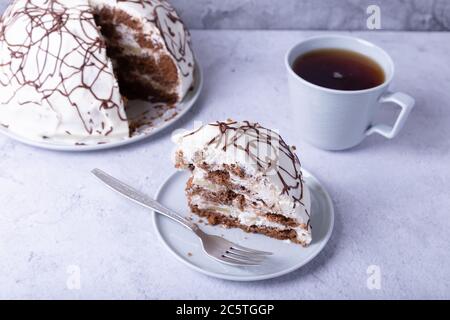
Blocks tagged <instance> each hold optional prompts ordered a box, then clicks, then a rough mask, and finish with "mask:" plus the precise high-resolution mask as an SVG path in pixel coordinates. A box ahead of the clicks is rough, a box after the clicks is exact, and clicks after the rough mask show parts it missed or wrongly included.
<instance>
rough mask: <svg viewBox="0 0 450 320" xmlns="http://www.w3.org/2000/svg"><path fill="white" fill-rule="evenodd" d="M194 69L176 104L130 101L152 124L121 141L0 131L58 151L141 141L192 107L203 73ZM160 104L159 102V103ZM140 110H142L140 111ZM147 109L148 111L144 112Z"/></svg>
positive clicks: (90, 148) (201, 84) (86, 149)
mask: <svg viewBox="0 0 450 320" xmlns="http://www.w3.org/2000/svg"><path fill="white" fill-rule="evenodd" d="M195 66H196V67H195V70H194V79H195V83H194V87H193V88H192V90H190V91H189V92H188V93H187V94H186V96H185V97H184V99H183V101H181V102H180V103H178V104H177V105H176V106H174V107H171V108H168V107H167V106H165V107H164V106H163V107H161V108H154V107H153V106H152V105H151V104H150V103H146V102H144V101H130V103H135V104H136V105H138V104H139V110H140V111H139V113H145V114H146V117H147V118H148V119H147V121H149V122H150V121H151V122H152V125H151V126H149V125H142V126H141V127H139V128H138V129H137V130H136V132H135V133H134V134H133V135H132V136H131V137H130V138H127V139H124V140H121V141H114V142H109V143H104V144H93V145H67V144H60V143H55V142H51V141H34V140H31V139H28V138H24V137H22V136H19V135H17V134H15V133H14V132H11V131H10V130H8V129H7V128H5V127H3V126H0V133H1V134H4V135H6V136H8V137H9V138H11V139H14V140H17V141H20V142H22V143H25V144H28V145H31V146H34V147H39V148H44V149H50V150H59V151H92V150H102V149H110V148H115V147H120V146H124V145H127V144H130V143H134V142H137V141H141V140H143V139H146V138H148V137H151V136H152V135H154V134H156V133H157V132H159V131H161V130H163V129H164V128H166V127H168V126H170V125H171V124H173V123H174V122H175V121H177V120H178V119H180V118H181V117H183V116H184V115H185V114H186V112H188V111H189V109H191V108H192V106H193V105H194V103H195V102H196V101H197V99H198V97H199V95H200V92H201V90H202V87H203V74H202V70H201V67H200V66H199V64H198V63H196V64H195ZM159 105H161V104H159ZM141 110H142V111H141ZM147 110H148V112H146V111H147ZM137 116H138V115H136V114H135V115H129V118H131V117H137Z"/></svg>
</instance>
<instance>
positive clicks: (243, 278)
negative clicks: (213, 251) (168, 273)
mask: <svg viewBox="0 0 450 320" xmlns="http://www.w3.org/2000/svg"><path fill="white" fill-rule="evenodd" d="M301 170H302V173H303V176H304V177H305V176H306V177H308V178H309V179H312V180H314V181H315V183H317V184H318V185H319V186H320V189H321V190H322V191H323V195H324V196H325V199H326V202H327V205H328V207H329V208H330V227H329V229H328V230H327V232H326V235H325V237H324V238H323V240H322V241H321V243H320V244H319V246H318V247H317V249H316V251H315V252H313V254H311V255H310V256H309V257H308V258H307V259H305V260H303V261H302V262H301V263H298V264H295V265H294V266H292V267H289V268H287V269H284V270H281V271H278V272H274V273H267V274H262V275H254V276H252V275H246V276H234V275H227V274H224V273H217V272H212V271H208V270H205V269H202V268H201V267H198V266H196V265H195V264H193V263H192V262H190V261H189V260H188V259H187V258H186V257H183V256H181V255H179V254H177V253H176V252H175V251H174V250H173V249H172V247H171V246H170V245H169V244H168V243H167V242H166V241H165V239H164V238H163V236H162V234H161V231H160V230H159V228H158V223H157V219H158V218H157V216H159V215H160V214H158V213H156V212H155V211H153V210H152V211H151V214H152V222H153V228H154V229H155V231H156V234H157V237H158V240H159V242H161V243H162V244H163V246H164V247H165V248H166V249H168V250H169V252H170V253H171V254H172V255H173V256H175V258H176V259H177V260H178V261H181V262H182V263H183V264H185V265H186V266H188V267H189V268H191V269H193V270H195V271H197V272H199V273H202V274H205V275H207V276H210V277H213V278H218V279H223V280H231V281H239V282H250V281H261V280H268V279H273V278H277V277H281V276H283V275H286V274H288V273H291V272H293V271H295V270H297V269H299V268H301V267H303V266H304V265H306V264H308V263H309V262H310V261H311V260H313V259H314V258H315V257H317V256H318V255H319V253H320V252H322V250H323V249H324V248H325V246H326V245H327V243H328V241H329V240H330V238H331V235H332V233H333V229H334V220H335V212H334V205H333V200H332V199H331V196H330V194H329V193H328V191H327V189H326V188H325V187H324V186H323V184H322V183H321V182H320V180H318V179H317V178H316V177H315V176H314V175H313V174H311V172H310V171H308V170H306V169H304V168H302V169H301ZM182 172H183V171H181V170H177V171H174V172H173V173H171V174H170V175H169V176H168V177H167V178H166V179H164V181H163V182H162V183H161V185H160V186H159V187H158V189H157V190H156V192H155V199H156V200H158V198H159V197H160V195H161V192H162V189H163V188H164V186H165V185H166V184H167V183H168V182H169V180H170V179H172V178H173V177H174V176H175V175H177V174H180V173H182Z"/></svg>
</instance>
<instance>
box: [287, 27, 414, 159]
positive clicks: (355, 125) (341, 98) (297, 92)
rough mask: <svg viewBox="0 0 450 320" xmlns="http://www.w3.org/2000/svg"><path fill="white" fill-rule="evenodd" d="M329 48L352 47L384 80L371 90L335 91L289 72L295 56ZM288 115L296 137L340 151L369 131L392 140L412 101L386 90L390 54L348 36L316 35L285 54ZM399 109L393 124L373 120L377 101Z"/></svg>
mask: <svg viewBox="0 0 450 320" xmlns="http://www.w3.org/2000/svg"><path fill="white" fill-rule="evenodd" d="M325 48H335V49H346V50H351V51H356V52H358V53H361V54H363V55H365V56H368V57H370V58H372V59H373V60H374V61H376V62H377V63H378V64H379V65H380V66H381V67H382V69H383V70H384V73H385V81H384V82H383V83H382V84H381V85H379V86H377V87H374V88H370V89H366V90H358V91H341V90H334V89H328V88H324V87H321V86H317V85H315V84H312V83H310V82H308V81H306V80H304V79H302V78H301V77H300V76H298V75H297V74H296V73H295V72H294V71H293V70H292V65H293V63H294V61H295V59H296V58H297V57H298V56H301V55H302V54H305V53H307V52H309V51H312V50H317V49H325ZM285 60H286V61H285V62H286V68H287V73H288V82H289V91H290V98H291V108H292V115H293V118H294V119H295V122H296V123H297V124H298V126H299V130H300V133H301V135H302V137H301V138H302V139H304V140H305V141H307V142H309V143H310V144H312V145H314V146H316V147H319V148H322V149H326V150H344V149H348V148H351V147H353V146H356V145H357V144H359V143H360V142H362V141H363V140H364V138H365V137H367V136H368V135H371V134H373V133H378V134H381V135H382V136H384V137H386V138H389V139H392V138H394V137H395V136H396V135H397V134H398V133H399V132H400V130H401V129H402V127H403V125H404V124H405V121H406V119H407V118H408V115H409V113H410V112H411V110H412V108H413V107H414V99H413V98H412V97H410V96H409V95H407V94H405V93H401V92H396V93H392V92H390V91H388V88H389V85H390V83H391V81H392V78H393V76H394V63H393V62H392V59H391V57H390V56H389V55H388V54H387V53H386V52H385V51H384V50H383V49H381V48H379V47H377V46H376V45H374V44H372V43H370V42H368V41H365V40H362V39H358V38H354V37H348V36H319V37H313V38H309V39H307V40H305V41H302V42H300V43H299V44H297V45H295V46H294V47H293V48H292V49H291V50H289V51H288V53H287V55H286V59H285ZM385 102H391V103H394V104H397V105H398V106H400V107H401V112H400V114H399V115H398V118H397V120H396V121H395V124H394V126H389V125H387V124H382V123H373V121H374V116H375V114H376V111H377V109H378V108H379V105H380V103H385Z"/></svg>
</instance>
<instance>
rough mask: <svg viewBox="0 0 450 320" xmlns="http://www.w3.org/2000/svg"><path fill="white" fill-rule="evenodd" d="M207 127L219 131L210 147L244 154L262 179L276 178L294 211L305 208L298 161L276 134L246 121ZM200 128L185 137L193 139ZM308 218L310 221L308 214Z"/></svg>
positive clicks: (228, 122)
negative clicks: (269, 176) (263, 177)
mask: <svg viewBox="0 0 450 320" xmlns="http://www.w3.org/2000/svg"><path fill="white" fill-rule="evenodd" d="M208 125H209V126H213V127H217V128H218V131H219V134H217V135H216V136H214V137H213V138H212V139H211V140H210V141H209V142H208V145H209V146H214V147H217V148H221V149H222V150H223V151H227V150H228V149H229V148H230V147H232V148H234V149H235V150H237V151H242V152H245V154H246V156H247V157H248V158H249V160H250V162H251V163H254V164H255V165H256V167H257V170H258V171H261V172H263V174H264V175H275V176H276V177H277V178H278V179H279V181H280V184H281V186H282V191H281V194H285V195H287V196H290V197H291V198H292V199H293V202H294V208H295V207H297V206H298V205H304V204H303V202H302V200H303V180H302V171H301V169H300V168H301V164H300V161H299V159H298V157H297V155H296V154H294V153H293V152H292V150H291V148H290V147H289V146H288V145H287V144H286V142H285V141H284V140H283V139H282V138H281V136H280V135H279V134H278V133H276V132H274V131H272V130H270V129H267V128H264V127H262V126H261V125H260V124H259V123H251V122H249V121H243V122H236V121H227V122H221V121H217V122H215V123H211V124H208ZM202 128H203V127H200V128H199V129H197V130H195V131H193V132H191V133H189V134H187V135H185V136H189V135H194V134H195V133H197V132H199V131H200V130H201V129H202ZM261 146H265V148H261ZM261 149H264V150H261ZM280 153H282V154H283V155H285V156H286V157H287V159H288V160H289V161H288V163H283V164H282V163H280V162H281V161H280V159H281V157H280V156H281V154H280ZM307 215H308V217H309V213H308V212H307ZM308 225H309V221H308Z"/></svg>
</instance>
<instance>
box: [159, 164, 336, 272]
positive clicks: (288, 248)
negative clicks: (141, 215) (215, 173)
mask: <svg viewBox="0 0 450 320" xmlns="http://www.w3.org/2000/svg"><path fill="white" fill-rule="evenodd" d="M302 171H303V176H304V180H305V183H306V185H307V186H308V188H309V189H310V191H311V203H312V208H311V226H312V228H313V230H312V233H313V240H312V243H311V244H310V245H309V247H307V248H303V247H302V246H300V245H298V244H293V243H287V241H281V240H276V239H272V238H269V237H266V236H263V235H259V234H250V233H246V232H244V231H242V230H240V229H225V228H223V227H220V226H209V225H205V224H203V223H200V227H201V228H202V229H203V230H204V231H206V232H208V233H211V234H215V235H219V236H224V238H226V239H228V240H230V241H233V242H236V243H238V244H241V245H243V246H247V247H250V248H255V249H260V250H264V251H271V252H273V253H274V255H273V256H271V257H270V258H269V259H268V261H267V263H265V264H264V265H262V266H258V267H231V266H227V265H224V264H221V263H220V262H217V261H215V260H213V259H211V258H209V257H208V256H207V255H206V254H204V253H203V251H202V248H201V245H200V241H199V239H198V238H197V236H195V235H194V234H193V233H192V232H191V231H189V230H187V229H185V228H184V227H182V226H181V225H179V224H177V223H175V222H173V221H172V220H170V219H168V218H166V217H164V216H162V215H160V214H156V213H153V220H154V224H155V228H156V231H157V234H158V236H159V238H160V240H161V241H162V242H163V243H164V245H165V246H166V247H167V248H168V249H169V250H170V251H171V252H172V253H173V254H174V255H175V257H176V258H178V260H180V261H181V262H183V263H185V264H186V265H188V266H189V267H191V268H192V269H194V270H197V271H199V272H201V273H204V274H207V275H209V276H212V277H217V278H221V279H227V280H235V281H254V280H264V279H270V278H275V277H278V276H281V275H284V274H286V273H289V272H291V271H294V270H296V269H298V268H300V267H301V266H303V265H305V264H306V263H307V262H309V261H310V260H311V259H313V258H314V257H315V256H317V254H318V253H319V252H320V251H321V250H322V249H323V248H324V246H325V244H326V243H327V241H328V239H329V238H330V236H331V231H332V229H333V225H334V209H333V203H332V201H331V198H330V196H329V195H328V193H327V191H326V190H325V189H324V187H323V186H322V185H321V184H320V182H319V181H318V180H317V179H316V178H315V177H314V176H312V175H311V174H310V173H309V172H308V171H306V170H304V169H303V170H302ZM188 177H189V172H186V171H177V172H175V173H174V174H172V175H171V176H170V177H169V178H168V179H167V180H166V181H165V182H164V183H163V184H162V185H161V187H160V188H159V190H158V192H157V193H156V199H157V200H158V201H160V202H161V203H163V204H165V205H166V206H168V207H169V208H171V209H173V210H176V211H177V212H179V213H181V214H184V215H186V216H190V215H191V214H190V210H189V208H188V206H187V203H186V197H185V195H184V189H185V185H186V181H187V179H188ZM192 217H193V218H194V221H198V218H196V216H193V215H192Z"/></svg>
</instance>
